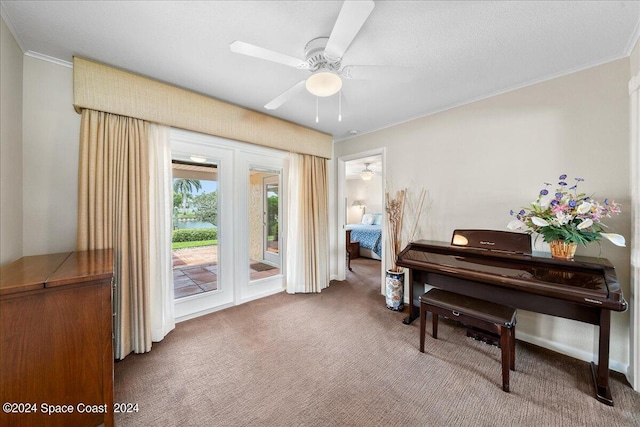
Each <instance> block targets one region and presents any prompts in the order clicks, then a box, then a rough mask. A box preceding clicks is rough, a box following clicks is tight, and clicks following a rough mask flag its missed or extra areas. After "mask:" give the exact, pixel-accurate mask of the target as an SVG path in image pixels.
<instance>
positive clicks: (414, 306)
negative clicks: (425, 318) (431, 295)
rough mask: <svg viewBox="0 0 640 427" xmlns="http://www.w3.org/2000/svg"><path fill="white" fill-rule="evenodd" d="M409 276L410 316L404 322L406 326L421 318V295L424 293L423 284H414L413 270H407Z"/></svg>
mask: <svg viewBox="0 0 640 427" xmlns="http://www.w3.org/2000/svg"><path fill="white" fill-rule="evenodd" d="M407 271H408V273H407V276H408V281H409V315H408V316H407V317H405V318H404V319H403V320H402V323H404V324H405V325H409V324H411V322H413V321H414V320H416V319H417V318H418V317H420V301H417V300H418V298H420V295H422V294H423V293H424V284H423V283H414V281H413V269H411V268H410V269H408V270H407Z"/></svg>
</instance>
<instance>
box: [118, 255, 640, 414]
mask: <svg viewBox="0 0 640 427" xmlns="http://www.w3.org/2000/svg"><path fill="white" fill-rule="evenodd" d="M379 265H380V264H379V262H377V261H372V260H367V259H355V260H353V261H352V268H353V272H350V273H348V276H347V280H346V281H343V282H333V283H332V284H331V286H330V287H329V288H328V289H326V290H324V291H323V292H322V293H321V294H315V295H288V294H286V293H280V294H278V295H274V296H271V297H267V298H263V299H260V300H257V301H253V302H250V303H247V304H243V305H240V306H237V307H233V308H230V309H227V310H223V311H220V312H217V313H213V314H210V315H206V316H202V317H200V318H197V319H193V320H189V321H186V322H182V323H179V324H178V325H177V326H176V329H175V330H174V331H172V332H171V333H170V334H169V335H168V336H167V337H166V338H165V339H164V340H163V341H162V342H160V343H155V344H154V345H153V350H152V351H151V352H150V353H147V354H143V355H133V354H132V355H129V356H128V357H127V358H126V359H125V360H123V361H121V362H118V363H116V366H115V400H116V402H132V403H137V404H138V412H136V413H130V414H116V425H118V426H395V425H398V426H514V425H522V426H640V393H636V392H634V391H633V390H632V389H631V387H630V386H629V385H628V384H627V382H626V380H625V379H624V377H623V376H622V375H620V374H617V373H612V375H611V380H610V381H611V389H612V393H613V398H614V401H615V406H614V407H609V406H606V405H604V404H602V403H600V402H598V401H596V400H595V398H594V397H593V396H592V383H591V374H590V368H589V365H588V363H585V362H582V361H578V360H576V359H572V358H569V357H566V356H562V355H560V354H558V353H555V352H552V351H549V350H545V349H542V348H539V347H536V346H533V345H530V344H527V343H524V342H521V341H518V342H517V346H516V372H512V374H511V381H510V383H511V393H505V392H503V391H502V389H501V374H500V351H499V349H498V348H496V347H492V346H489V345H487V344H484V343H481V342H478V341H474V340H472V339H470V338H467V337H466V336H465V333H464V329H463V328H462V327H460V326H459V325H457V324H455V323H453V322H450V321H447V320H443V321H441V325H440V328H439V339H438V340H437V341H434V340H433V339H432V338H431V337H430V336H427V342H426V353H424V354H422V353H420V352H419V351H418V344H419V335H418V322H414V323H413V324H412V325H409V326H407V325H403V324H402V323H401V319H402V317H403V316H404V314H402V313H397V312H393V311H390V310H388V309H387V308H386V307H385V303H384V297H383V296H381V295H380V284H379V271H380V270H379V268H380V267H379Z"/></svg>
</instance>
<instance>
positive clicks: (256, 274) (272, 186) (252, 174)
mask: <svg viewBox="0 0 640 427" xmlns="http://www.w3.org/2000/svg"><path fill="white" fill-rule="evenodd" d="M279 190H280V173H279V172H272V171H268V170H262V169H257V168H252V169H250V171H249V280H250V281H254V280H259V279H264V278H267V277H272V276H277V275H279V274H280V266H281V261H280V245H279V242H280V237H279V236H280V231H281V230H280V217H281V215H280V211H281V207H280V199H279V196H280V191H279Z"/></svg>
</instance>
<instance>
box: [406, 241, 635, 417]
mask: <svg viewBox="0 0 640 427" xmlns="http://www.w3.org/2000/svg"><path fill="white" fill-rule="evenodd" d="M397 265H398V266H401V267H405V268H408V269H409V275H408V280H409V300H410V304H409V315H408V317H407V318H405V319H404V320H403V322H404V323H405V324H409V323H411V322H413V321H414V320H415V319H416V318H418V316H419V313H420V311H419V297H420V295H422V294H423V293H424V285H425V284H428V285H430V286H433V287H436V288H441V289H446V290H449V291H452V292H456V293H459V294H462V295H468V296H471V297H475V298H480V299H484V300H487V301H493V302H497V303H499V304H503V305H507V306H510V307H515V308H521V309H523V310H529V311H533V312H537V313H543V314H548V315H551V316H558V317H563V318H567V319H573V320H578V321H580V322H585V323H589V324H592V325H598V326H599V343H598V364H597V365H596V364H595V363H594V362H591V371H592V375H593V380H594V384H595V395H596V399H598V400H599V401H600V402H603V403H605V404H608V405H611V406H613V399H612V397H611V390H610V388H609V338H610V329H611V311H624V310H626V309H627V302H626V301H625V300H624V298H623V295H622V291H621V289H620V285H619V283H618V279H617V278H616V273H615V269H614V267H613V265H611V263H610V262H609V261H608V260H606V259H604V258H592V257H575V258H574V259H573V260H562V259H554V258H551V257H550V254H548V253H544V252H541V253H537V252H534V253H532V252H531V237H530V236H529V235H528V234H523V233H513V232H506V231H494V230H456V231H454V234H453V238H452V241H451V242H448V243H445V242H434V241H426V240H420V241H416V242H412V243H410V244H409V245H408V246H407V247H406V248H405V249H404V250H403V251H402V252H401V253H400V254H399V255H398V259H397Z"/></svg>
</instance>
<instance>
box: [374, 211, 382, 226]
mask: <svg viewBox="0 0 640 427" xmlns="http://www.w3.org/2000/svg"><path fill="white" fill-rule="evenodd" d="M373 225H382V214H381V213H377V214H373Z"/></svg>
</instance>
